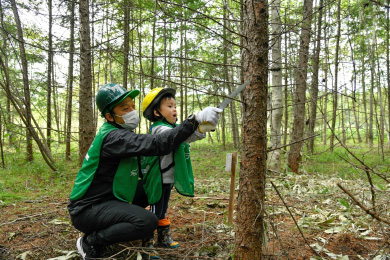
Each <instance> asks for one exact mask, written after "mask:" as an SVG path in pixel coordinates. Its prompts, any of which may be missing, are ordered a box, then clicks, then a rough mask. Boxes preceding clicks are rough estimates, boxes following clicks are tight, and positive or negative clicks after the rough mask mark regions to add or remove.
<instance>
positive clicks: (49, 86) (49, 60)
mask: <svg viewBox="0 0 390 260" xmlns="http://www.w3.org/2000/svg"><path fill="white" fill-rule="evenodd" d="M47 2H48V7H49V50H48V53H47V103H46V111H47V117H46V127H47V129H46V139H47V147H48V148H49V149H50V145H51V127H52V122H51V118H52V115H51V96H52V82H51V77H52V68H53V66H52V61H53V58H52V55H53V51H52V49H53V39H52V38H53V37H52V25H53V15H52V0H48V1H47Z"/></svg>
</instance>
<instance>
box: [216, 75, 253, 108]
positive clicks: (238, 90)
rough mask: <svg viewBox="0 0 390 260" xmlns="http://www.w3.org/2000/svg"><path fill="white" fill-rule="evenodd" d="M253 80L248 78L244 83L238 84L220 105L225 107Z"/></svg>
mask: <svg viewBox="0 0 390 260" xmlns="http://www.w3.org/2000/svg"><path fill="white" fill-rule="evenodd" d="M250 82H251V81H250V80H249V79H248V80H247V81H245V82H244V84H242V85H240V86H238V87H237V88H236V90H234V91H233V92H232V93H231V94H230V95H229V97H228V98H225V99H224V100H223V101H222V103H221V104H220V105H219V106H218V108H220V109H225V108H226V107H227V106H228V105H229V104H230V102H232V100H233V99H234V98H235V97H236V96H237V95H238V94H239V93H240V92H241V91H243V90H244V88H245V87H246V86H247V85H248V84H249V83H250Z"/></svg>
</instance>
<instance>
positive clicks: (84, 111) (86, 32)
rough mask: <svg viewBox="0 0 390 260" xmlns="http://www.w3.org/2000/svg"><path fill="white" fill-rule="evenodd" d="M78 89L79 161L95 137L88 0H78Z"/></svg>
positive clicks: (82, 158) (80, 161)
mask: <svg viewBox="0 0 390 260" xmlns="http://www.w3.org/2000/svg"><path fill="white" fill-rule="evenodd" d="M79 15H80V91H79V107H80V109H79V163H80V165H81V164H82V162H83V160H84V157H85V155H86V154H87V152H88V149H89V147H90V146H91V143H92V141H93V138H94V137H95V127H94V122H93V106H92V73H91V43H90V27H89V1H88V0H80V2H79Z"/></svg>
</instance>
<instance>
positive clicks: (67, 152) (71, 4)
mask: <svg viewBox="0 0 390 260" xmlns="http://www.w3.org/2000/svg"><path fill="white" fill-rule="evenodd" d="M69 12H70V15H69V23H70V46H69V65H68V82H67V85H68V86H67V87H68V91H67V101H66V102H67V109H66V113H67V116H66V119H67V123H66V138H65V142H66V148H65V158H66V159H67V160H70V143H71V137H72V134H71V130H72V107H73V53H74V49H75V48H74V26H75V2H74V1H70V2H69Z"/></svg>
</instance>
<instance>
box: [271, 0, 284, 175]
mask: <svg viewBox="0 0 390 260" xmlns="http://www.w3.org/2000/svg"><path fill="white" fill-rule="evenodd" d="M271 30H272V47H271V48H272V67H271V74H272V86H271V98H272V101H271V136H270V147H271V148H276V147H280V146H281V143H282V142H281V141H282V134H281V130H282V119H283V85H282V22H281V18H280V0H275V1H273V2H271ZM269 156H270V157H269V160H268V168H270V169H273V170H275V171H278V172H280V168H281V150H280V149H277V150H274V151H272V152H271V153H270V154H269Z"/></svg>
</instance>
